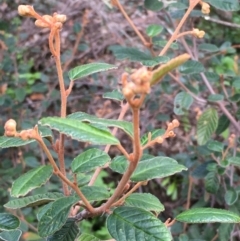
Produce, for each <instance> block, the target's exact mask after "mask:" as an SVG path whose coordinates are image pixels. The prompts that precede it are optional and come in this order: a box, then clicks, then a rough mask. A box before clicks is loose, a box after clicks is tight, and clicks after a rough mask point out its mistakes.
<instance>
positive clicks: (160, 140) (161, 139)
mask: <svg viewBox="0 0 240 241" xmlns="http://www.w3.org/2000/svg"><path fill="white" fill-rule="evenodd" d="M163 141H164V139H163V138H162V137H161V136H159V137H157V138H156V142H157V143H159V144H162V143H163Z"/></svg>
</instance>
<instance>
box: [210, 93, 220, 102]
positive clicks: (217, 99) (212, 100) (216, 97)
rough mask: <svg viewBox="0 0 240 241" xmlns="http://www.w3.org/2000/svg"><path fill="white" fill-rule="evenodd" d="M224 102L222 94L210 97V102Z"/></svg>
mask: <svg viewBox="0 0 240 241" xmlns="http://www.w3.org/2000/svg"><path fill="white" fill-rule="evenodd" d="M222 100H224V96H223V95H220V94H214V95H209V96H208V101H211V102H218V101H222Z"/></svg>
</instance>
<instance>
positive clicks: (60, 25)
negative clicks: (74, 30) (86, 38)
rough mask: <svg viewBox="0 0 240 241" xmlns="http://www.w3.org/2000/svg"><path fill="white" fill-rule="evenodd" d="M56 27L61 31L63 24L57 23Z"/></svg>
mask: <svg viewBox="0 0 240 241" xmlns="http://www.w3.org/2000/svg"><path fill="white" fill-rule="evenodd" d="M54 26H55V27H56V28H58V29H61V28H62V23H60V22H56V23H54Z"/></svg>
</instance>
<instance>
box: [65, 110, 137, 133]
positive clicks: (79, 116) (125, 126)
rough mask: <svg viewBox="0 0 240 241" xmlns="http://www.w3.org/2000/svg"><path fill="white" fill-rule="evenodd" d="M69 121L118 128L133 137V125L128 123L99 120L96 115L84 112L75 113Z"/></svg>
mask: <svg viewBox="0 0 240 241" xmlns="http://www.w3.org/2000/svg"><path fill="white" fill-rule="evenodd" d="M67 118H69V119H74V120H79V121H82V122H89V123H91V124H99V125H102V126H105V127H117V128H119V129H121V130H123V131H125V132H126V133H127V134H128V135H130V136H133V125H132V123H130V122H127V121H118V120H110V119H104V118H98V117H96V116H94V115H89V114H87V113H84V112H75V113H73V114H71V115H68V117H67Z"/></svg>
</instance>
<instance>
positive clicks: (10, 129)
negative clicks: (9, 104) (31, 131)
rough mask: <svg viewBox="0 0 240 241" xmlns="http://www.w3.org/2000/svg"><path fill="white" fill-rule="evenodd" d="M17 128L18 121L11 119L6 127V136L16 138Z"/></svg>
mask: <svg viewBox="0 0 240 241" xmlns="http://www.w3.org/2000/svg"><path fill="white" fill-rule="evenodd" d="M16 127H17V123H16V121H15V120H13V119H9V120H8V121H7V122H6V123H5V125H4V130H5V132H4V135H5V136H7V137H14V136H15V135H16V133H17V130H16Z"/></svg>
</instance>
